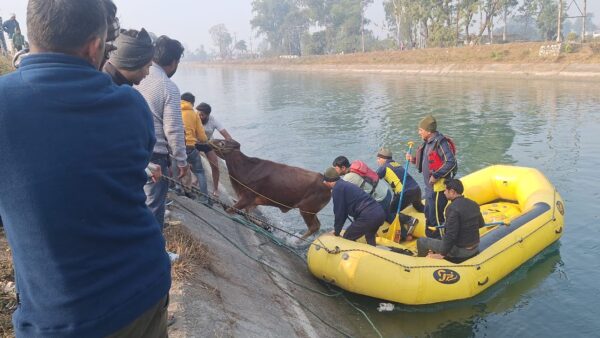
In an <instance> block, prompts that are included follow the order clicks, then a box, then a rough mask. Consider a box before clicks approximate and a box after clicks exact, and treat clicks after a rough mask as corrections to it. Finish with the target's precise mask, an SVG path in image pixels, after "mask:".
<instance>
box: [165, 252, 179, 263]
mask: <svg viewBox="0 0 600 338" xmlns="http://www.w3.org/2000/svg"><path fill="white" fill-rule="evenodd" d="M167 254H169V259H170V260H171V263H174V262H175V261H176V260H178V259H179V255H178V254H176V253H174V252H170V251H167Z"/></svg>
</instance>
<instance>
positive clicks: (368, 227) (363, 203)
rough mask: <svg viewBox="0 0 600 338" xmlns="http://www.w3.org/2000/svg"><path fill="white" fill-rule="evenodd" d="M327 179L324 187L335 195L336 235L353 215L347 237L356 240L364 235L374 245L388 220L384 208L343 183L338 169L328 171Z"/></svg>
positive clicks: (361, 191)
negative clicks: (385, 221) (380, 229)
mask: <svg viewBox="0 0 600 338" xmlns="http://www.w3.org/2000/svg"><path fill="white" fill-rule="evenodd" d="M324 176H325V177H324V180H323V184H325V185H326V186H328V187H329V189H331V190H332V196H333V211H334V214H335V223H334V226H333V228H334V230H333V234H334V235H336V236H339V235H340V232H341V231H342V228H343V226H344V223H345V222H346V219H347V218H348V216H351V217H353V218H354V221H353V222H352V224H350V226H349V227H348V229H346V232H345V233H344V238H345V239H349V240H351V241H356V240H357V239H359V238H361V237H362V236H365V238H366V240H367V244H370V245H373V246H375V235H376V234H377V230H378V229H379V227H380V226H381V225H382V224H383V221H384V220H385V212H384V211H383V208H382V207H381V205H379V203H377V202H376V201H375V200H374V199H373V198H372V197H371V196H369V194H367V193H366V192H364V191H363V190H362V189H361V188H359V187H357V186H355V185H354V184H352V183H349V182H346V181H344V180H340V175H339V174H338V173H337V171H336V170H335V168H333V167H330V168H328V169H327V170H326V171H325V174H324Z"/></svg>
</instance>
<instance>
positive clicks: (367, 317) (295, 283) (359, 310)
mask: <svg viewBox="0 0 600 338" xmlns="http://www.w3.org/2000/svg"><path fill="white" fill-rule="evenodd" d="M164 178H165V179H166V180H167V181H169V182H173V183H177V184H179V183H178V182H177V181H176V180H173V179H171V178H170V177H166V176H164ZM180 185H181V184H180ZM181 186H182V187H184V189H186V188H187V189H190V190H197V193H199V194H201V195H205V196H206V197H208V198H209V199H211V200H213V201H215V199H214V198H212V197H209V196H207V194H204V193H202V192H201V191H199V189H194V188H195V187H185V186H183V185H181ZM216 202H218V203H219V204H221V205H222V206H225V205H224V203H222V202H221V201H220V200H216ZM179 207H181V208H182V209H184V210H186V211H187V212H189V213H190V214H191V215H193V216H195V217H197V218H198V219H200V220H201V221H202V222H204V223H205V224H207V225H208V226H210V227H211V228H212V229H213V230H214V231H215V232H217V233H218V234H219V235H221V236H222V237H223V238H224V239H225V240H226V241H228V242H229V243H231V244H232V245H233V246H234V247H235V248H236V249H238V250H239V251H240V252H242V254H244V255H245V256H246V257H248V258H250V259H252V260H254V261H256V262H257V263H259V264H261V265H262V266H264V267H267V268H268V269H270V270H272V271H274V272H276V273H277V274H278V275H280V276H281V277H283V278H284V279H285V280H287V281H289V282H290V283H292V284H294V285H297V286H299V287H301V288H304V289H306V290H308V291H310V292H313V293H317V294H320V295H322V296H326V297H342V298H343V299H344V301H346V302H347V303H348V304H350V305H351V306H352V308H354V309H355V310H356V311H357V312H359V313H360V314H361V315H362V316H363V317H364V318H365V319H366V320H367V322H368V323H369V325H370V326H371V328H372V329H373V331H375V333H377V335H378V336H379V337H380V338H383V336H382V335H381V332H380V331H379V330H378V329H377V327H376V326H375V324H374V323H373V321H372V320H371V319H370V318H369V316H368V315H367V314H366V313H365V312H364V311H363V310H361V309H360V308H358V307H357V306H356V305H354V304H353V303H352V302H350V301H349V300H348V299H347V298H346V297H345V296H344V292H343V291H338V292H336V293H331V294H327V293H324V292H321V291H319V290H315V289H313V288H310V287H308V286H305V285H302V284H300V283H298V282H296V281H294V280H292V279H290V278H288V277H287V276H285V275H284V274H283V273H282V272H280V271H278V270H277V269H276V268H274V267H273V266H271V265H270V264H268V263H266V262H264V261H262V260H260V259H257V258H255V257H252V256H251V255H250V254H248V253H247V252H246V251H244V250H243V249H242V248H241V247H240V246H239V245H237V243H235V242H233V241H232V240H231V239H229V238H228V237H227V236H226V235H225V234H223V233H222V232H221V231H220V230H218V229H217V228H216V227H215V226H213V225H212V224H211V223H210V222H208V221H207V220H206V219H204V218H203V217H202V216H200V215H198V214H196V213H195V212H194V211H192V210H190V209H189V208H187V207H185V206H183V205H179ZM213 210H214V211H216V212H218V213H219V214H221V215H223V216H225V217H227V218H229V219H231V220H233V221H235V222H237V223H239V224H242V225H244V226H246V227H249V228H250V229H252V230H253V231H256V232H260V233H262V234H263V235H265V236H267V237H268V238H270V239H271V240H272V241H273V242H274V243H276V244H277V245H280V246H282V247H284V248H286V249H287V250H289V251H290V252H292V253H293V254H295V255H296V256H298V257H299V258H301V259H302V260H303V261H304V262H305V263H306V259H305V257H302V256H301V255H299V254H298V253H297V252H296V251H294V250H293V249H292V248H290V247H289V246H287V245H283V244H282V243H280V242H279V241H278V240H277V239H276V238H275V237H274V236H273V235H271V234H270V233H269V232H265V231H264V228H262V227H260V226H254V227H252V226H251V225H250V224H248V223H246V222H244V221H243V220H240V219H238V218H234V217H231V216H230V215H228V214H226V213H223V212H220V211H219V210H217V209H213ZM238 211H239V212H240V213H241V214H244V215H248V214H247V213H245V212H243V211H241V210H238ZM267 223H268V222H267ZM270 226H272V227H273V228H274V229H277V230H279V231H282V232H284V233H286V234H288V235H291V236H293V237H296V238H299V239H301V240H303V241H305V242H308V243H309V244H310V245H316V244H314V243H312V242H310V241H308V240H306V239H303V238H301V237H299V236H296V235H295V234H292V233H290V232H288V231H286V230H283V229H281V228H278V227H276V226H274V225H272V224H270ZM318 241H319V243H321V248H323V249H325V250H328V249H327V248H326V247H325V245H324V244H323V243H322V242H321V240H320V239H318ZM316 246H317V245H316ZM336 250H339V249H337V248H336ZM336 250H328V252H329V251H331V252H330V253H335V252H336ZM325 285H326V286H327V288H328V289H329V290H330V291H332V292H333V290H332V289H331V287H330V284H328V283H327V284H325ZM280 290H282V291H283V292H284V293H285V294H287V295H288V296H289V297H291V298H292V299H294V300H295V301H296V302H297V303H298V304H299V305H300V306H301V307H303V308H304V309H306V310H307V311H308V312H310V313H311V314H313V315H314V316H315V317H317V319H319V320H320V321H321V322H323V324H325V325H327V326H329V327H330V328H332V329H333V330H335V331H337V332H338V333H340V334H342V335H344V336H346V337H352V336H351V335H349V334H347V333H345V332H343V331H341V330H340V329H338V328H336V327H334V326H333V325H331V324H329V323H327V322H326V321H325V320H323V319H322V318H320V317H319V316H318V315H317V314H316V313H314V312H313V311H312V310H311V309H310V308H308V307H307V306H305V305H304V304H302V303H301V302H300V301H299V300H298V299H297V298H295V297H294V295H292V294H290V293H289V292H287V291H286V290H283V289H281V288H280Z"/></svg>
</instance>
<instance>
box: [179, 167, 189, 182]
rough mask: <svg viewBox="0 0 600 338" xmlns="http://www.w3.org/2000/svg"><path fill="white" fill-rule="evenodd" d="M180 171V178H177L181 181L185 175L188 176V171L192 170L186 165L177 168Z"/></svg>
mask: <svg viewBox="0 0 600 338" xmlns="http://www.w3.org/2000/svg"><path fill="white" fill-rule="evenodd" d="M177 168H178V169H179V176H177V179H179V180H181V179H182V178H184V177H185V175H187V173H188V171H189V170H190V165H189V164H186V165H185V166H183V167H177Z"/></svg>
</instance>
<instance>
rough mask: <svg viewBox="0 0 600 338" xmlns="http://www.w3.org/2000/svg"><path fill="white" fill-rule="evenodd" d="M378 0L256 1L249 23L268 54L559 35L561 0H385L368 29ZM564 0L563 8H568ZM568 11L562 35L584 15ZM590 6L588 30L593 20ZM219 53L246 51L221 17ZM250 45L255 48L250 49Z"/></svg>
mask: <svg viewBox="0 0 600 338" xmlns="http://www.w3.org/2000/svg"><path fill="white" fill-rule="evenodd" d="M372 5H373V0H254V1H252V13H253V18H252V20H251V21H250V25H251V26H252V28H253V30H254V31H255V32H256V35H257V36H260V37H262V38H264V42H263V44H262V46H260V49H261V52H262V53H263V54H267V55H282V54H286V55H323V54H339V53H354V52H365V51H371V50H390V49H412V48H427V47H449V46H460V45H472V44H483V43H501V42H506V41H515V40H521V41H531V40H555V39H556V37H557V34H558V29H557V28H558V27H557V26H558V11H559V8H558V7H559V2H558V0H384V1H383V7H384V11H385V22H384V23H383V26H384V30H385V31H386V32H387V37H385V38H377V37H376V36H375V35H374V34H373V32H372V31H371V30H370V29H368V26H369V24H370V20H369V19H368V18H366V17H365V11H366V10H367V8H368V7H369V6H372ZM566 6H567V1H563V12H565V11H566V10H567V8H566ZM565 17H566V15H563V18H562V22H561V26H562V29H561V35H563V34H569V33H570V32H571V34H575V35H577V34H579V33H580V32H581V28H582V18H578V19H566V18H565ZM592 18H593V14H592V13H588V14H587V19H586V24H587V31H588V32H589V31H592V30H594V29H595V28H596V27H595V26H594V24H593V23H592ZM210 34H211V37H212V40H213V44H214V46H215V47H216V50H217V53H218V56H219V57H220V58H223V59H226V58H229V57H231V56H232V55H234V53H238V54H244V53H247V51H248V46H247V44H246V42H245V41H244V40H241V41H235V39H234V38H232V36H231V34H230V33H229V32H228V31H227V28H226V27H225V25H223V24H219V25H216V26H214V27H212V28H211V29H210ZM250 49H252V48H250Z"/></svg>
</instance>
